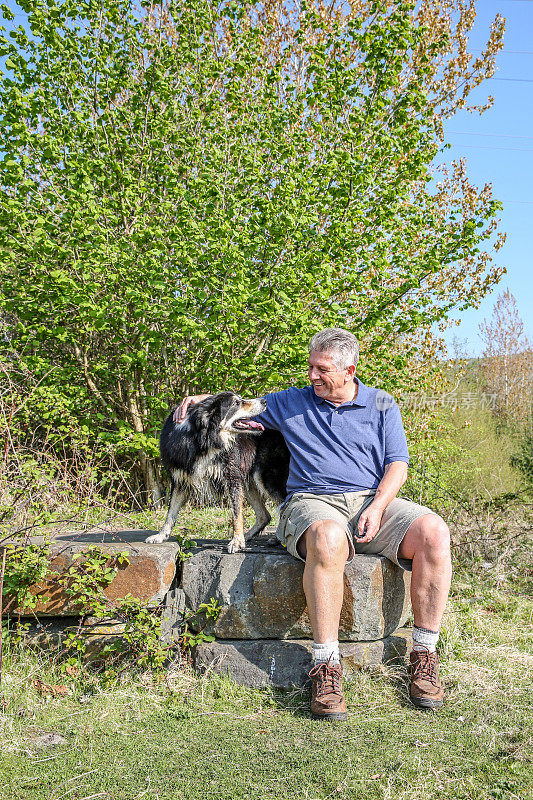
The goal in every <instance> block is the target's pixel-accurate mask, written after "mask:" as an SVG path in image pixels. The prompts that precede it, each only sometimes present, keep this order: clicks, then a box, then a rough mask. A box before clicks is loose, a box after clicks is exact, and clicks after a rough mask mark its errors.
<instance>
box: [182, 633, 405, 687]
mask: <svg viewBox="0 0 533 800" xmlns="http://www.w3.org/2000/svg"><path fill="white" fill-rule="evenodd" d="M410 644H411V632H410V631H407V630H406V629H400V630H398V631H395V633H394V634H393V635H391V636H387V637H385V638H384V639H381V640H378V641H368V642H342V643H341V645H340V653H341V661H342V666H343V675H344V677H345V678H346V679H347V680H350V679H351V678H353V677H354V676H355V675H356V673H357V672H358V671H359V670H360V669H361V668H362V667H370V666H377V665H379V664H386V663H394V662H396V663H398V662H402V661H403V660H404V659H405V657H406V654H407V652H408V650H409V648H410ZM312 663H313V662H312V643H311V641H310V640H308V639H297V640H294V639H292V640H286V639H285V640H284V639H281V640H280V639H274V640H272V639H260V640H256V641H246V640H241V641H238V640H225V641H220V640H219V641H214V642H203V643H202V644H199V645H198V646H197V647H196V648H195V654H194V664H195V667H196V669H198V670H199V671H200V672H205V671H207V670H212V671H214V672H217V673H219V674H226V675H230V676H231V677H232V678H233V680H234V681H235V682H236V683H238V684H241V685H243V686H255V687H265V686H272V687H276V688H280V689H289V688H291V687H293V686H298V687H301V686H305V685H306V684H307V683H308V682H309V677H308V673H309V670H310V669H311V667H312Z"/></svg>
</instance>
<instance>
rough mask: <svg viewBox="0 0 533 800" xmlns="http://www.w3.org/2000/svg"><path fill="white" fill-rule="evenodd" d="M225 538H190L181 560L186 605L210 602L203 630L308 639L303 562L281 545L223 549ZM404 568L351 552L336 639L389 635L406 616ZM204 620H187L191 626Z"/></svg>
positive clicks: (235, 635)
mask: <svg viewBox="0 0 533 800" xmlns="http://www.w3.org/2000/svg"><path fill="white" fill-rule="evenodd" d="M226 544H227V543H226V542H221V541H220V540H216V539H212V540H209V539H204V540H199V541H197V547H196V548H195V549H194V550H193V551H192V555H191V556H190V557H189V558H187V559H186V560H185V562H184V564H183V571H182V578H181V588H182V589H183V593H184V600H185V605H186V607H187V608H189V609H192V610H194V609H197V608H198V607H199V605H200V603H204V602H209V601H210V600H211V598H212V599H214V600H216V601H217V602H218V603H219V604H220V606H221V612H220V615H219V617H218V619H217V620H216V621H215V622H213V623H210V624H209V625H208V626H207V627H206V628H204V630H205V632H206V633H210V634H213V635H215V636H216V637H217V639H224V640H225V639H238V640H244V639H305V638H312V631H311V625H310V622H309V616H308V613H307V606H306V601H305V595H304V591H303V586H302V576H303V570H304V565H303V563H301V562H300V561H297V560H296V559H295V558H293V557H292V556H290V555H289V554H288V553H286V552H285V551H284V550H283V549H282V548H281V547H275V546H274V547H273V546H269V545H268V544H264V545H263V544H257V543H254V544H249V545H248V546H247V548H246V551H245V552H240V553H234V554H229V553H227V552H226ZM410 577H411V573H410V572H406V571H404V570H402V569H401V568H400V567H398V566H396V565H395V564H393V563H392V562H391V561H389V560H388V559H386V558H383V557H381V556H371V555H356V556H355V558H354V560H353V561H352V563H351V564H348V565H347V566H346V569H345V573H344V599H343V605H342V611H341V619H340V628H339V639H340V640H341V641H349V642H358V641H374V640H376V639H382V638H384V637H386V636H389V635H390V634H391V633H393V631H395V630H396V628H398V627H400V626H401V625H403V623H404V622H405V621H406V619H407V616H408V613H409V608H410V600H409V588H410ZM203 623H204V620H202V619H199V618H192V619H191V620H190V622H189V625H190V627H191V628H192V629H193V630H195V629H196V630H197V629H199V628H200V627H202V625H203Z"/></svg>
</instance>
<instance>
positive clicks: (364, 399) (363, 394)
mask: <svg viewBox="0 0 533 800" xmlns="http://www.w3.org/2000/svg"><path fill="white" fill-rule="evenodd" d="M354 381H355V382H356V384H357V386H358V390H357V397H356V398H355V399H354V400H348V401H347V402H346V403H343V404H342V405H343V406H360V407H361V408H364V407H365V406H366V405H367V404H368V396H369V394H370V390H369V388H368V386H365V384H364V383H363V382H362V381H361V380H359V378H354ZM310 388H311V391H312V393H313V397H314V398H315V402H316V403H317V405H322V403H327V404H328V406H333V403H330V402H329V400H326V399H325V398H324V397H318V395H317V394H316V392H315V390H314V389H313V387H312V386H311V387H310Z"/></svg>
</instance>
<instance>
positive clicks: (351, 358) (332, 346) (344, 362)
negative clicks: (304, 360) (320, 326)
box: [309, 328, 359, 369]
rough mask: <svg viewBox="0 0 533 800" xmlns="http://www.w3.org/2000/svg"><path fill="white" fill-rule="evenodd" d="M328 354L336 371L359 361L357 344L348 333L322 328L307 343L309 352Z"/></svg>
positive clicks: (339, 329)
mask: <svg viewBox="0 0 533 800" xmlns="http://www.w3.org/2000/svg"><path fill="white" fill-rule="evenodd" d="M311 350H316V351H317V352H319V353H329V355H331V360H332V361H333V363H334V364H335V366H336V367H337V369H347V368H348V367H350V366H351V365H352V364H354V365H355V366H357V362H358V361H359V342H358V341H357V339H356V338H355V336H354V335H353V333H350V331H345V330H344V329H343V328H324V330H323V331H319V332H318V333H315V335H314V336H313V338H312V339H311V341H310V342H309V352H311Z"/></svg>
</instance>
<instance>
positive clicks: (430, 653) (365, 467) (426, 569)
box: [174, 328, 452, 719]
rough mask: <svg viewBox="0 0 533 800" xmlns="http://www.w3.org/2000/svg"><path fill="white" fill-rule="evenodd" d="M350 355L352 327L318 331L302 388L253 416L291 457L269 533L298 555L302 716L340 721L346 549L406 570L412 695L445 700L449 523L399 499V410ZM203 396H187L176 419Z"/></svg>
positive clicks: (403, 463) (270, 399) (404, 458)
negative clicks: (304, 686) (307, 625)
mask: <svg viewBox="0 0 533 800" xmlns="http://www.w3.org/2000/svg"><path fill="white" fill-rule="evenodd" d="M358 358H359V345H358V342H357V340H356V338H355V336H353V334H351V333H349V332H348V331H345V330H343V329H341V328H327V329H325V330H323V331H320V332H319V333H317V334H316V335H315V336H313V338H312V339H311V342H310V344H309V381H310V386H306V387H305V388H303V389H298V388H294V387H293V388H291V389H286V390H284V391H281V392H273V393H271V394H269V395H267V396H266V398H265V399H266V402H267V408H266V411H264V412H263V413H262V414H261V415H260V416H258V417H256V419H257V420H258V421H260V422H261V423H262V424H263V425H264V426H265V427H266V428H274V429H276V430H279V431H281V433H282V434H283V436H284V438H285V441H286V442H287V446H288V448H289V451H290V454H291V460H290V471H289V479H288V483H287V492H288V497H287V501H286V502H285V504H284V506H283V508H282V510H281V515H280V521H279V525H278V530H277V536H278V538H279V539H280V541H281V543H282V544H283V545H284V546H285V547H286V548H287V550H288V551H289V553H291V554H292V555H293V556H294V557H295V558H298V559H300V560H301V561H304V562H305V569H304V576H303V586H304V591H305V596H306V599H307V608H308V612H309V618H310V621H311V627H312V630H313V638H314V641H313V657H314V666H313V668H312V669H311V672H310V677H311V680H312V700H311V712H312V714H313V716H314V717H316V718H320V719H345V718H346V703H345V700H344V695H343V692H342V685H341V677H342V669H341V664H340V657H339V642H338V629H339V619H340V612H341V606H342V597H343V572H344V566H345V564H346V563H347V562H348V561H350V560H351V559H352V558H353V555H354V552H357V553H374V554H380V555H384V556H386V557H387V558H389V559H390V560H391V561H393V562H394V563H396V564H398V565H399V566H400V567H401V568H402V569H406V570H411V572H412V576H411V603H412V607H413V614H414V628H413V650H412V652H411V654H410V687H409V694H410V698H411V701H412V702H413V703H414V704H415V705H416V706H418V707H421V708H439V707H440V706H442V703H443V698H444V691H443V687H442V685H441V682H440V680H439V674H438V655H437V652H436V644H437V641H438V638H439V627H440V623H441V619H442V615H443V613H444V607H445V604H446V600H447V597H448V592H449V589H450V581H451V573H452V567H451V558H450V536H449V530H448V527H447V525H446V523H445V522H444V520H442V519H441V517H439V516H438V515H437V514H435V513H434V512H433V511H431V509H429V508H426V507H425V506H421V505H418V504H417V503H413V502H411V501H409V500H405V499H401V498H397V497H396V495H397V494H398V491H399V489H400V487H401V486H402V485H403V483H405V481H406V479H407V465H408V463H409V456H408V452H407V442H406V439H405V433H404V430H403V425H402V420H401V416H400V411H399V408H398V406H397V404H396V402H395V401H394V400H393V398H392V397H390V395H388V394H386V393H385V392H382V391H380V390H377V389H374V388H371V387H369V386H365V385H364V384H363V383H362V382H361V381H360V380H359V379H358V378H356V375H355V372H356V367H357V362H358ZM208 396H209V395H197V396H194V397H188V398H185V399H184V400H183V401H182V403H181V405H180V406H179V407H178V409H177V410H176V412H175V417H174V418H175V420H176V421H182V420H183V419H184V418H185V414H186V411H187V407H188V406H189V405H190V404H191V403H194V402H199V401H200V400H203V399H204V398H205V397H208ZM354 537H355V539H354Z"/></svg>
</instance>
